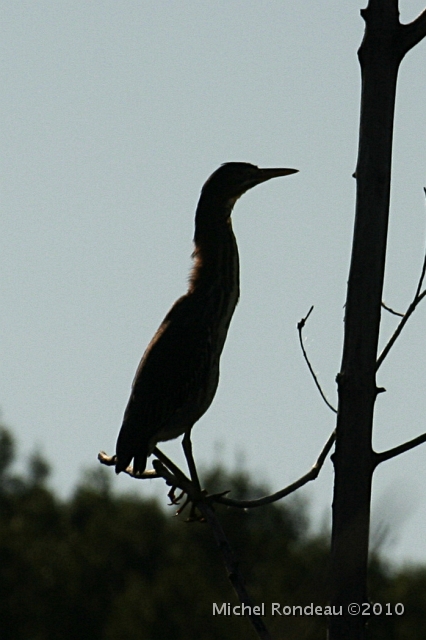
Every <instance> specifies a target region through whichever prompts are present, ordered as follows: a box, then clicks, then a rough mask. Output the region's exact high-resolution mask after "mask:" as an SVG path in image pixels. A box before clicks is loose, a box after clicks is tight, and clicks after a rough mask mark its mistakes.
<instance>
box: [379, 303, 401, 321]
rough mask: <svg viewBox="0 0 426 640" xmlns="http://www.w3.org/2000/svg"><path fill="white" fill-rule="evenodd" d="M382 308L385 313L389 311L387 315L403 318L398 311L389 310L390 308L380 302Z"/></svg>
mask: <svg viewBox="0 0 426 640" xmlns="http://www.w3.org/2000/svg"><path fill="white" fill-rule="evenodd" d="M382 307H383V309H386V311H389V313H392V314H393V315H394V316H399V317H400V318H403V317H404V314H403V313H399V311H394V310H393V309H391V307H388V305H387V304H385V303H384V302H382Z"/></svg>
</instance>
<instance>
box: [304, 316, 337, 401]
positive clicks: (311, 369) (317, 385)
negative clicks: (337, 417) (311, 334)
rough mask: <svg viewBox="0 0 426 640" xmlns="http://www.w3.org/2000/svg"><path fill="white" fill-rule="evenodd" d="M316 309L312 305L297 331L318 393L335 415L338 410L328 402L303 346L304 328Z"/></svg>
mask: <svg viewBox="0 0 426 640" xmlns="http://www.w3.org/2000/svg"><path fill="white" fill-rule="evenodd" d="M313 309H314V307H313V305H312V307H311V308H310V309H309V311H308V313H307V315H306V316H305V317H304V318H302V319H301V321H300V322H298V323H297V331H298V332H299V342H300V348H301V349H302V353H303V357H304V358H305V362H306V364H307V365H308V369H309V371H310V372H311V376H312V377H313V379H314V382H315V385H316V387H317V389H318V391H319V392H320V395H321V398H322V399H323V400H324V402H325V404H326V405H327V407H328V408H329V409H331V410H332V411H334V413H337V409H335V408H334V407H333V405H332V404H331V403H330V402H329V401H328V400H327V398H326V396H325V393H324V391H323V390H322V389H321V385H320V383H319V382H318V378H317V376H316V374H315V372H314V370H313V368H312V365H311V363H310V362H309V358H308V355H307V353H306V350H305V347H304V346H303V336H302V332H303V327H304V326H305V324H306V321H307V319H308V318H309V316H310V315H311V313H312V311H313Z"/></svg>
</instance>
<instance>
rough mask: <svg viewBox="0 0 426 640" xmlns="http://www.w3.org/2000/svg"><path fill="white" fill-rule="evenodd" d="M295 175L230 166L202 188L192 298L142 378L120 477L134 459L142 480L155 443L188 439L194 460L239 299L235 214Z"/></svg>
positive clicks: (179, 307)
mask: <svg viewBox="0 0 426 640" xmlns="http://www.w3.org/2000/svg"><path fill="white" fill-rule="evenodd" d="M296 172H297V170H296V169H259V168H258V167H255V166H254V165H252V164H248V163H245V162H228V163H227V164H224V165H222V166H221V167H219V169H217V170H216V171H215V172H214V173H213V174H212V175H211V176H210V178H209V179H208V180H207V182H206V183H205V184H204V186H203V188H202V191H201V196H200V200H199V202H198V206H197V211H196V214H195V234H194V244H195V250H194V254H193V258H194V266H193V268H192V272H191V276H190V280H189V288H188V292H187V293H186V294H185V295H184V296H182V297H181V298H179V300H177V301H176V302H175V304H174V305H173V307H172V308H171V309H170V311H169V313H168V314H167V315H166V317H165V318H164V320H163V322H162V324H161V325H160V328H159V329H158V331H157V333H156V334H155V335H154V337H153V339H152V340H151V342H150V344H149V345H148V347H147V349H146V351H145V353H144V355H143V357H142V360H141V362H140V364H139V367H138V369H137V371H136V375H135V378H134V381H133V386H132V392H131V395H130V399H129V402H128V404H127V408H126V411H125V414H124V418H123V424H122V427H121V430H120V433H119V436H118V440H117V447H116V465H115V470H116V472H117V473H120V471H124V470H125V469H126V468H127V467H128V466H129V465H130V463H131V461H132V459H133V460H134V463H133V472H134V473H136V474H142V473H143V472H144V470H145V467H146V462H147V458H148V456H150V455H151V453H152V452H153V450H154V447H155V446H156V445H157V443H158V442H160V441H165V440H172V439H173V438H177V437H178V436H180V435H182V434H185V437H184V440H183V446H184V450H185V454H187V458H188V448H189V449H190V432H191V429H192V427H193V425H194V424H195V422H197V420H199V418H201V416H202V415H203V414H204V413H205V412H206V411H207V409H208V408H209V406H210V404H211V403H212V400H213V398H214V395H215V393H216V389H217V386H218V382H219V360H220V356H221V353H222V349H223V346H224V343H225V339H226V334H227V332H228V328H229V324H230V322H231V318H232V314H233V313H234V309H235V307H236V304H237V302H238V297H239V260H238V248H237V242H236V240H235V236H234V233H233V231H232V224H231V213H232V209H233V207H234V205H235V203H236V201H237V200H238V198H239V197H240V196H241V195H242V194H243V193H245V192H246V191H248V189H251V188H252V187H254V186H256V185H257V184H260V183H261V182H265V181H266V180H270V179H271V178H277V177H278V176H287V175H290V174H292V173H296ZM191 459H192V456H191ZM189 462H190V461H189V459H188V463H189ZM190 470H191V465H190ZM191 475H192V470H191Z"/></svg>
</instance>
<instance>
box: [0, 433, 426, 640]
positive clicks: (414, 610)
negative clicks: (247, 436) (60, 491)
mask: <svg viewBox="0 0 426 640" xmlns="http://www.w3.org/2000/svg"><path fill="white" fill-rule="evenodd" d="M13 460H14V444H13V439H12V437H11V435H10V433H9V432H7V431H6V430H3V431H0V621H1V638H2V640H12V639H13V640H56V639H57V640H59V639H60V640H68V639H69V640H75V638H79V639H82V640H84V639H86V638H87V639H90V640H97V639H99V640H101V639H102V640H121V639H122V638H126V640H170V638H174V639H176V640H179V639H180V638H182V639H183V638H185V639H191V638H197V640H216V639H217V640H226V639H227V638H229V639H230V640H231V639H234V638H237V637H243V638H251V637H254V636H253V632H252V631H251V628H250V626H249V625H248V623H247V622H246V620H244V618H243V617H238V616H218V615H216V616H213V615H212V610H213V603H217V604H218V605H219V606H220V605H222V603H230V604H231V606H234V605H237V604H238V602H237V601H236V598H235V596H234V593H233V591H232V589H231V587H230V585H229V582H228V580H227V577H226V575H225V571H224V567H223V563H222V558H221V556H220V554H219V552H218V550H217V548H216V546H215V543H214V540H213V536H212V534H211V532H210V530H209V528H208V526H207V525H205V524H201V523H192V524H187V523H185V522H184V518H182V517H181V518H172V517H170V515H171V513H172V511H170V512H166V511H164V510H163V509H162V508H161V507H160V506H159V505H158V504H157V503H156V502H154V501H149V500H144V499H143V498H136V497H134V496H133V497H129V496H115V495H113V494H112V492H111V490H110V481H112V479H113V475H112V474H111V472H110V470H105V469H102V468H99V469H98V470H96V471H94V472H93V473H92V474H91V476H90V477H86V479H85V481H84V483H83V484H81V486H80V487H79V488H78V489H77V490H76V491H75V493H74V495H73V497H72V498H70V499H69V500H67V501H66V502H61V501H59V500H58V499H57V498H56V497H55V495H54V494H53V493H52V491H50V490H49V489H48V488H47V487H46V484H45V481H46V478H47V475H48V472H49V467H48V465H47V464H46V462H45V461H44V460H43V459H42V458H41V457H40V456H38V455H35V456H33V457H32V458H31V460H30V464H29V469H28V473H27V474H26V475H25V476H17V475H14V474H13V473H12V471H11V468H12V463H13ZM206 485H207V486H208V488H209V489H210V490H212V491H213V490H216V489H218V488H220V489H223V488H230V489H231V490H232V496H233V497H235V498H244V497H248V496H250V497H253V496H256V495H258V494H259V493H261V491H260V489H259V487H254V486H252V485H251V483H250V481H249V479H248V477H246V476H245V475H244V474H237V475H227V474H225V473H224V472H223V471H221V470H219V469H216V470H215V471H212V472H210V473H209V474H208V477H207V478H206ZM135 489H137V490H139V491H140V493H141V494H143V484H142V483H139V484H137V483H136V481H135ZM262 492H263V491H262ZM290 505H291V506H290V507H289V506H286V505H280V506H271V507H268V508H261V509H255V510H250V511H240V510H233V509H226V508H218V513H219V516H220V519H221V522H222V523H223V527H224V529H225V531H226V532H227V534H228V536H229V538H230V540H231V543H232V545H233V547H234V549H235V552H236V554H237V556H238V558H239V559H240V561H241V566H242V570H243V573H244V575H245V577H246V580H247V584H248V587H249V590H250V592H251V594H252V596H253V598H254V600H255V602H256V603H257V604H260V603H265V610H266V613H267V616H266V620H267V624H268V625H269V627H270V629H271V631H272V632H273V634H274V637H276V638H286V640H292V639H293V638H294V639H296V638H297V639H302V638H307V639H309V640H317V639H318V640H319V639H322V638H324V637H325V620H324V619H322V618H319V617H314V616H304V617H301V616H281V617H278V616H275V617H271V616H270V610H271V603H272V602H278V603H280V605H281V607H282V606H284V605H287V606H293V605H303V606H305V605H308V604H310V603H311V602H312V603H314V605H325V604H326V599H327V556H328V550H327V546H326V543H325V541H324V539H322V538H320V537H312V536H309V535H307V534H306V531H307V528H308V523H307V518H306V513H305V510H304V508H303V505H301V504H300V503H298V502H297V501H292V502H290ZM372 592H373V593H374V598H375V599H376V600H378V601H380V602H390V603H396V602H403V603H404V605H405V607H406V611H407V613H406V614H405V615H404V616H392V617H386V616H382V617H380V618H377V619H374V620H373V621H372V624H371V629H372V637H374V638H375V639H376V638H377V639H379V640H380V639H381V638H387V639H392V638H395V639H396V638H398V639H399V640H400V639H404V638H407V639H408V638H410V640H416V639H417V638H423V636H424V631H423V630H424V626H425V622H426V607H425V602H426V570H418V571H415V572H414V571H413V572H405V573H403V574H401V575H399V576H397V577H393V578H392V577H389V576H388V575H387V574H386V571H385V569H384V567H383V566H382V565H381V564H380V563H379V562H378V561H375V562H374V563H373V567H372Z"/></svg>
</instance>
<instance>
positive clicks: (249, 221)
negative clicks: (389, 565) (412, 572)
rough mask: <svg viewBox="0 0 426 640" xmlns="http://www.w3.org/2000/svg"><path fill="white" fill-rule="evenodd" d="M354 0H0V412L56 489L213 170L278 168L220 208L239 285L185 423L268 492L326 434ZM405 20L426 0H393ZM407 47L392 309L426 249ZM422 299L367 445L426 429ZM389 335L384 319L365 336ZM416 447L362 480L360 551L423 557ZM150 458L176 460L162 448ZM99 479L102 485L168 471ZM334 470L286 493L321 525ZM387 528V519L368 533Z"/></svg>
mask: <svg viewBox="0 0 426 640" xmlns="http://www.w3.org/2000/svg"><path fill="white" fill-rule="evenodd" d="M364 4H365V3H362V2H360V1H359V0H358V1H355V0H353V1H352V2H344V3H342V2H340V1H338V0H324V1H323V2H317V1H316V0H315V1H314V0H302V1H300V2H297V3H295V2H287V1H282V0H281V1H278V0H270V1H269V2H268V3H261V2H245V1H243V0H228V1H226V2H225V1H223V0H222V1H219V2H208V1H207V0H201V1H200V0H180V1H179V2H172V1H171V0H166V1H164V2H156V1H154V0H144V1H143V2H140V1H138V2H137V1H133V0H123V1H122V2H120V3H117V2H111V1H103V2H100V1H99V0H92V1H91V2H81V1H74V0H69V1H67V2H62V3H58V2H56V1H53V0H51V1H46V0H39V1H38V2H37V3H35V2H32V1H20V0H18V1H16V0H13V1H10V0H9V1H8V0H6V1H5V2H3V3H2V5H1V8H0V15H1V23H2V25H3V36H2V41H1V43H0V50H1V60H2V62H1V65H0V69H1V76H2V78H1V82H2V91H1V94H0V111H1V119H0V122H1V125H0V131H1V148H2V154H1V158H0V163H1V171H0V176H1V177H0V202H1V228H2V232H1V234H0V245H1V246H0V260H1V274H2V277H1V284H0V305H1V307H0V308H1V310H2V314H1V316H2V322H1V337H0V345H1V352H0V407H1V411H2V414H1V415H2V422H3V424H5V425H6V426H7V427H9V428H10V429H11V430H12V432H13V434H14V435H15V437H16V439H17V444H18V447H19V453H20V457H21V464H24V462H23V461H24V460H25V459H26V458H27V457H28V456H29V455H30V454H31V453H32V452H34V451H38V452H40V453H41V454H42V455H43V456H44V457H46V458H47V460H48V461H49V462H50V463H51V465H52V476H51V480H50V483H51V486H52V487H53V488H54V489H55V490H56V491H57V492H58V493H59V494H60V495H61V496H64V497H66V496H68V495H70V493H71V492H72V491H73V489H74V488H75V486H76V484H77V483H78V481H79V480H80V479H81V477H82V474H83V473H84V472H87V471H90V470H96V469H97V465H98V463H97V460H96V457H97V454H98V451H100V450H104V451H106V452H107V453H109V454H112V453H113V452H114V447H115V441H116V437H117V434H118V431H119V428H120V425H121V420H122V415H123V411H124V408H125V406H126V404H127V400H128V396H129V391H130V385H131V382H132V379H133V376H134V372H135V370H136V367H137V365H138V362H139V359H140V357H141V355H142V353H143V351H144V349H145V347H146V346H147V344H148V342H149V341H150V339H151V337H152V335H153V333H154V332H155V330H156V329H157V327H158V325H159V324H160V322H161V320H162V319H163V317H164V315H165V314H166V312H167V311H168V309H169V308H170V306H171V305H172V303H173V302H174V300H175V299H176V298H178V297H179V296H180V295H182V294H183V293H184V292H185V291H186V286H187V278H188V273H189V269H190V266H191V252H192V235H193V218H194V211H195V207H196V204H197V200H198V196H199V192H200V189H201V186H202V184H203V183H204V181H205V180H206V179H207V177H208V176H209V175H210V173H212V171H214V170H215V169H216V168H217V167H218V166H219V165H220V164H222V163H223V162H227V161H245V162H252V163H254V164H256V165H258V166H262V167H263V166H265V167H269V166H271V167H274V166H283V167H294V168H297V169H299V173H298V174H296V175H293V176H290V177H286V178H282V179H277V180H273V181H271V182H267V183H265V184H263V185H261V186H258V187H256V188H255V189H253V190H251V191H250V192H249V193H247V194H246V195H244V196H243V197H242V198H241V199H240V200H239V201H238V203H237V205H236V207H235V211H234V214H233V225H234V231H235V234H236V237H237V241H238V245H239V250H240V261H241V299H240V302H239V304H238V307H237V310H236V312H235V315H234V318H233V321H232V324H231V328H230V331H229V334H228V339H227V343H226V345H225V349H224V352H223V355H222V364H221V379H220V385H219V389H218V392H217V395H216V398H215V400H214V402H213V404H212V406H211V408H210V409H209V411H208V412H207V413H206V415H205V416H204V417H203V418H202V419H201V420H200V421H199V423H197V425H196V426H195V427H194V430H193V445H194V453H195V457H196V460H197V462H198V465H199V467H200V468H201V469H203V468H207V467H209V466H212V465H216V464H218V463H222V464H224V465H225V466H226V468H228V469H229V470H235V469H243V470H246V471H247V472H248V473H249V474H250V475H251V476H252V478H253V480H254V481H255V482H259V483H261V484H267V485H268V486H269V487H270V488H271V490H278V489H280V488H282V487H283V486H286V485H287V484H289V483H290V482H293V481H294V480H296V479H297V478H298V477H299V476H301V475H303V474H304V473H306V472H307V471H308V469H309V468H310V466H311V465H312V464H313V463H314V461H315V459H316V457H317V456H318V454H319V452H320V450H321V448H322V446H323V444H324V442H325V441H326V439H327V438H328V436H329V434H330V433H331V431H332V430H333V428H334V421H335V417H334V414H333V413H332V412H331V411H330V410H329V409H328V408H327V407H326V405H325V404H324V402H323V401H322V399H321V398H320V396H319V394H318V392H317V390H316V389H315V386H314V383H313V381H312V378H311V377H310V374H309V372H308V369H307V367H306V364H305V362H304V360H303V356H302V353H301V350H300V346H299V344H298V335H297V330H296V325H297V323H298V322H299V320H300V319H301V318H302V317H303V316H305V315H306V313H307V312H308V310H309V308H310V307H311V305H314V307H315V308H314V311H313V313H312V315H311V316H310V318H309V321H308V323H307V325H306V327H305V331H304V345H305V348H306V349H307V351H308V354H309V358H310V360H311V362H312V366H313V368H314V370H315V372H316V374H317V375H318V377H319V380H320V382H321V385H322V387H323V389H324V391H325V393H326V395H327V397H328V399H329V400H330V402H332V403H334V404H336V402H337V397H336V384H335V376H336V374H337V373H338V371H339V367H340V359H341V349H342V340H343V313H344V303H345V294H346V282H347V276H348V268H349V260H350V251H351V237H352V229H353V221H354V196H355V181H354V179H353V178H352V173H353V171H354V169H355V165H356V155H357V137H358V122H359V101H360V70H359V65H358V61H357V49H358V47H359V45H360V43H361V40H362V36H363V29H364V23H363V21H362V19H361V17H360V14H359V10H360V9H361V8H362V6H364ZM400 5H401V7H400V10H401V19H402V21H403V22H407V21H410V20H412V19H414V18H415V16H416V15H418V13H419V12H420V11H421V10H423V9H424V0H401V2H400ZM425 59H426V44H425V42H423V43H421V44H420V45H418V46H417V47H416V48H415V50H413V51H411V52H410V53H409V54H408V55H407V56H406V59H405V60H404V61H403V63H402V65H401V69H400V76H399V83H398V93H397V105H396V120H395V137H394V158H393V175H392V198H391V200H392V202H391V218H390V230H389V246H388V262H387V267H386V281H385V291H384V300H385V302H386V303H387V304H388V305H390V306H391V307H392V308H394V309H397V310H398V311H404V310H405V309H406V308H407V306H408V304H409V303H410V301H411V299H412V297H413V295H414V292H415V290H416V287H417V281H418V277H419V274H420V270H421V265H422V260H423V256H424V252H425V239H426V206H425V196H424V192H423V188H424V187H425V186H426V154H425V148H426V117H425V114H426V76H425V73H424V69H425ZM425 321H426V301H425V302H423V306H420V307H419V308H418V309H417V311H416V313H415V315H414V317H412V318H411V320H410V321H409V323H408V325H407V327H406V328H405V330H404V333H403V335H402V337H401V338H400V339H399V341H398V343H397V344H396V346H395V347H394V349H393V350H392V352H391V354H390V355H389V356H388V358H387V360H386V361H385V363H384V364H383V366H382V368H381V370H380V373H379V376H378V384H379V386H383V387H385V388H386V390H387V392H386V393H384V394H380V396H379V397H378V400H377V404H376V412H375V416H376V421H375V431H374V446H375V448H376V449H377V450H379V451H380V450H383V449H387V448H390V447H393V446H396V445H397V444H400V443H401V442H403V441H405V440H407V439H410V438H412V437H415V436H416V435H418V434H420V433H422V432H424V431H425V430H426V419H425V417H426V394H425V382H426V372H425V368H424V362H425V360H426V341H425V331H424V327H425ZM395 325H396V319H395V317H393V316H389V315H386V316H384V317H383V323H382V334H381V338H380V344H381V345H382V346H383V345H384V344H386V342H387V340H388V339H389V337H390V335H391V334H392V332H393V330H394V328H395ZM425 447H426V445H423V447H419V448H417V449H416V450H414V451H411V452H408V453H406V454H404V455H403V456H400V457H399V458H397V459H393V460H391V461H388V462H386V463H385V464H383V465H381V466H380V467H379V469H378V471H377V472H376V474H375V477H374V486H373V519H372V545H373V547H374V546H377V545H381V546H380V548H381V549H382V551H383V553H385V555H386V556H387V557H388V558H389V559H391V560H392V561H394V562H395V563H398V564H400V563H404V562H414V563H419V562H422V563H426V545H425V544H424V534H423V532H424V530H425V529H426V495H425V492H424V487H425V486H426V464H425V461H426V448H425ZM163 449H164V451H165V452H166V453H167V454H169V455H170V456H172V457H173V459H175V460H176V462H178V463H179V464H182V465H184V460H183V456H182V453H181V447H180V443H179V441H175V442H171V443H167V444H165V445H164V447H163ZM111 474H112V484H113V487H114V488H115V489H116V490H117V491H137V492H138V493H140V494H142V495H147V496H148V495H153V494H155V495H158V496H160V498H161V500H162V501H163V502H165V494H166V489H165V486H164V484H163V483H162V481H160V480H157V481H151V480H150V481H146V482H145V481H144V482H143V483H142V482H141V483H138V484H136V481H134V480H132V479H130V478H127V477H125V476H124V475H123V474H121V475H120V476H119V477H115V476H114V475H113V471H112V470H111ZM332 491H333V473H332V464H331V462H330V460H327V462H326V464H325V466H324V469H323V471H322V473H321V475H320V477H319V478H318V480H317V481H316V482H315V483H310V484H309V486H306V487H304V488H303V489H302V490H301V492H300V495H301V496H302V497H303V499H304V500H306V501H307V504H308V505H309V507H310V510H311V511H312V514H313V518H314V522H315V523H316V526H327V525H329V523H330V517H331V508H330V504H331V500H332ZM383 532H388V534H387V535H385V536H384V538H383V535H382V534H383Z"/></svg>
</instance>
